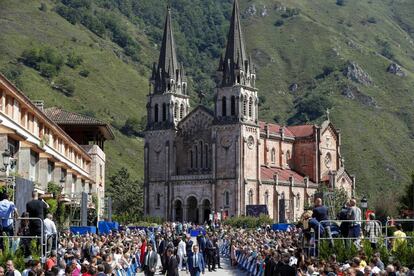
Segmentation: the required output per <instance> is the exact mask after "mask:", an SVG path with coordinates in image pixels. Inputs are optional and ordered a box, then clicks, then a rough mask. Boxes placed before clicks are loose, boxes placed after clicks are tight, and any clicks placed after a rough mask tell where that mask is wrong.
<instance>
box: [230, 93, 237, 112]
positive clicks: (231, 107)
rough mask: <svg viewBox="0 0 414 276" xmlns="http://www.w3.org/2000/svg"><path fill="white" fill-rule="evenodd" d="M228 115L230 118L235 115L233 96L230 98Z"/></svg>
mask: <svg viewBox="0 0 414 276" xmlns="http://www.w3.org/2000/svg"><path fill="white" fill-rule="evenodd" d="M230 114H231V116H234V115H236V97H234V96H231V103H230Z"/></svg>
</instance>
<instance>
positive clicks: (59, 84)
mask: <svg viewBox="0 0 414 276" xmlns="http://www.w3.org/2000/svg"><path fill="white" fill-rule="evenodd" d="M52 88H53V89H56V90H58V91H60V92H62V93H63V94H64V95H66V96H68V97H71V96H73V94H74V92H75V85H74V84H73V83H72V82H71V81H70V80H68V79H67V78H59V79H58V80H57V81H56V82H55V83H54V84H53V85H52Z"/></svg>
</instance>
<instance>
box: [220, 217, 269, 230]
mask: <svg viewBox="0 0 414 276" xmlns="http://www.w3.org/2000/svg"><path fill="white" fill-rule="evenodd" d="M223 223H224V224H225V225H230V226H232V227H236V228H257V227H261V226H264V225H268V224H270V225H271V224H272V223H273V221H272V219H271V218H270V217H269V216H267V215H260V216H259V217H251V216H241V217H232V218H228V219H227V220H225V221H224V222H223Z"/></svg>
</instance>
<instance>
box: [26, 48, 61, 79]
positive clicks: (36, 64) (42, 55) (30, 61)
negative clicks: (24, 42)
mask: <svg viewBox="0 0 414 276" xmlns="http://www.w3.org/2000/svg"><path fill="white" fill-rule="evenodd" d="M21 60H22V62H23V64H24V65H26V66H28V67H31V68H33V69H35V70H37V71H39V73H40V74H41V75H42V76H44V77H47V78H51V77H54V76H57V74H58V73H59V71H60V69H61V67H62V65H63V64H64V61H65V59H64V57H63V56H62V55H61V54H60V53H59V52H58V51H57V50H56V49H53V48H50V47H33V48H31V49H27V50H25V51H23V53H22V55H21Z"/></svg>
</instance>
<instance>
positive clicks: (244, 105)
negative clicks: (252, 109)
mask: <svg viewBox="0 0 414 276" xmlns="http://www.w3.org/2000/svg"><path fill="white" fill-rule="evenodd" d="M243 115H244V116H247V97H245V98H244V100H243Z"/></svg>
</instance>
